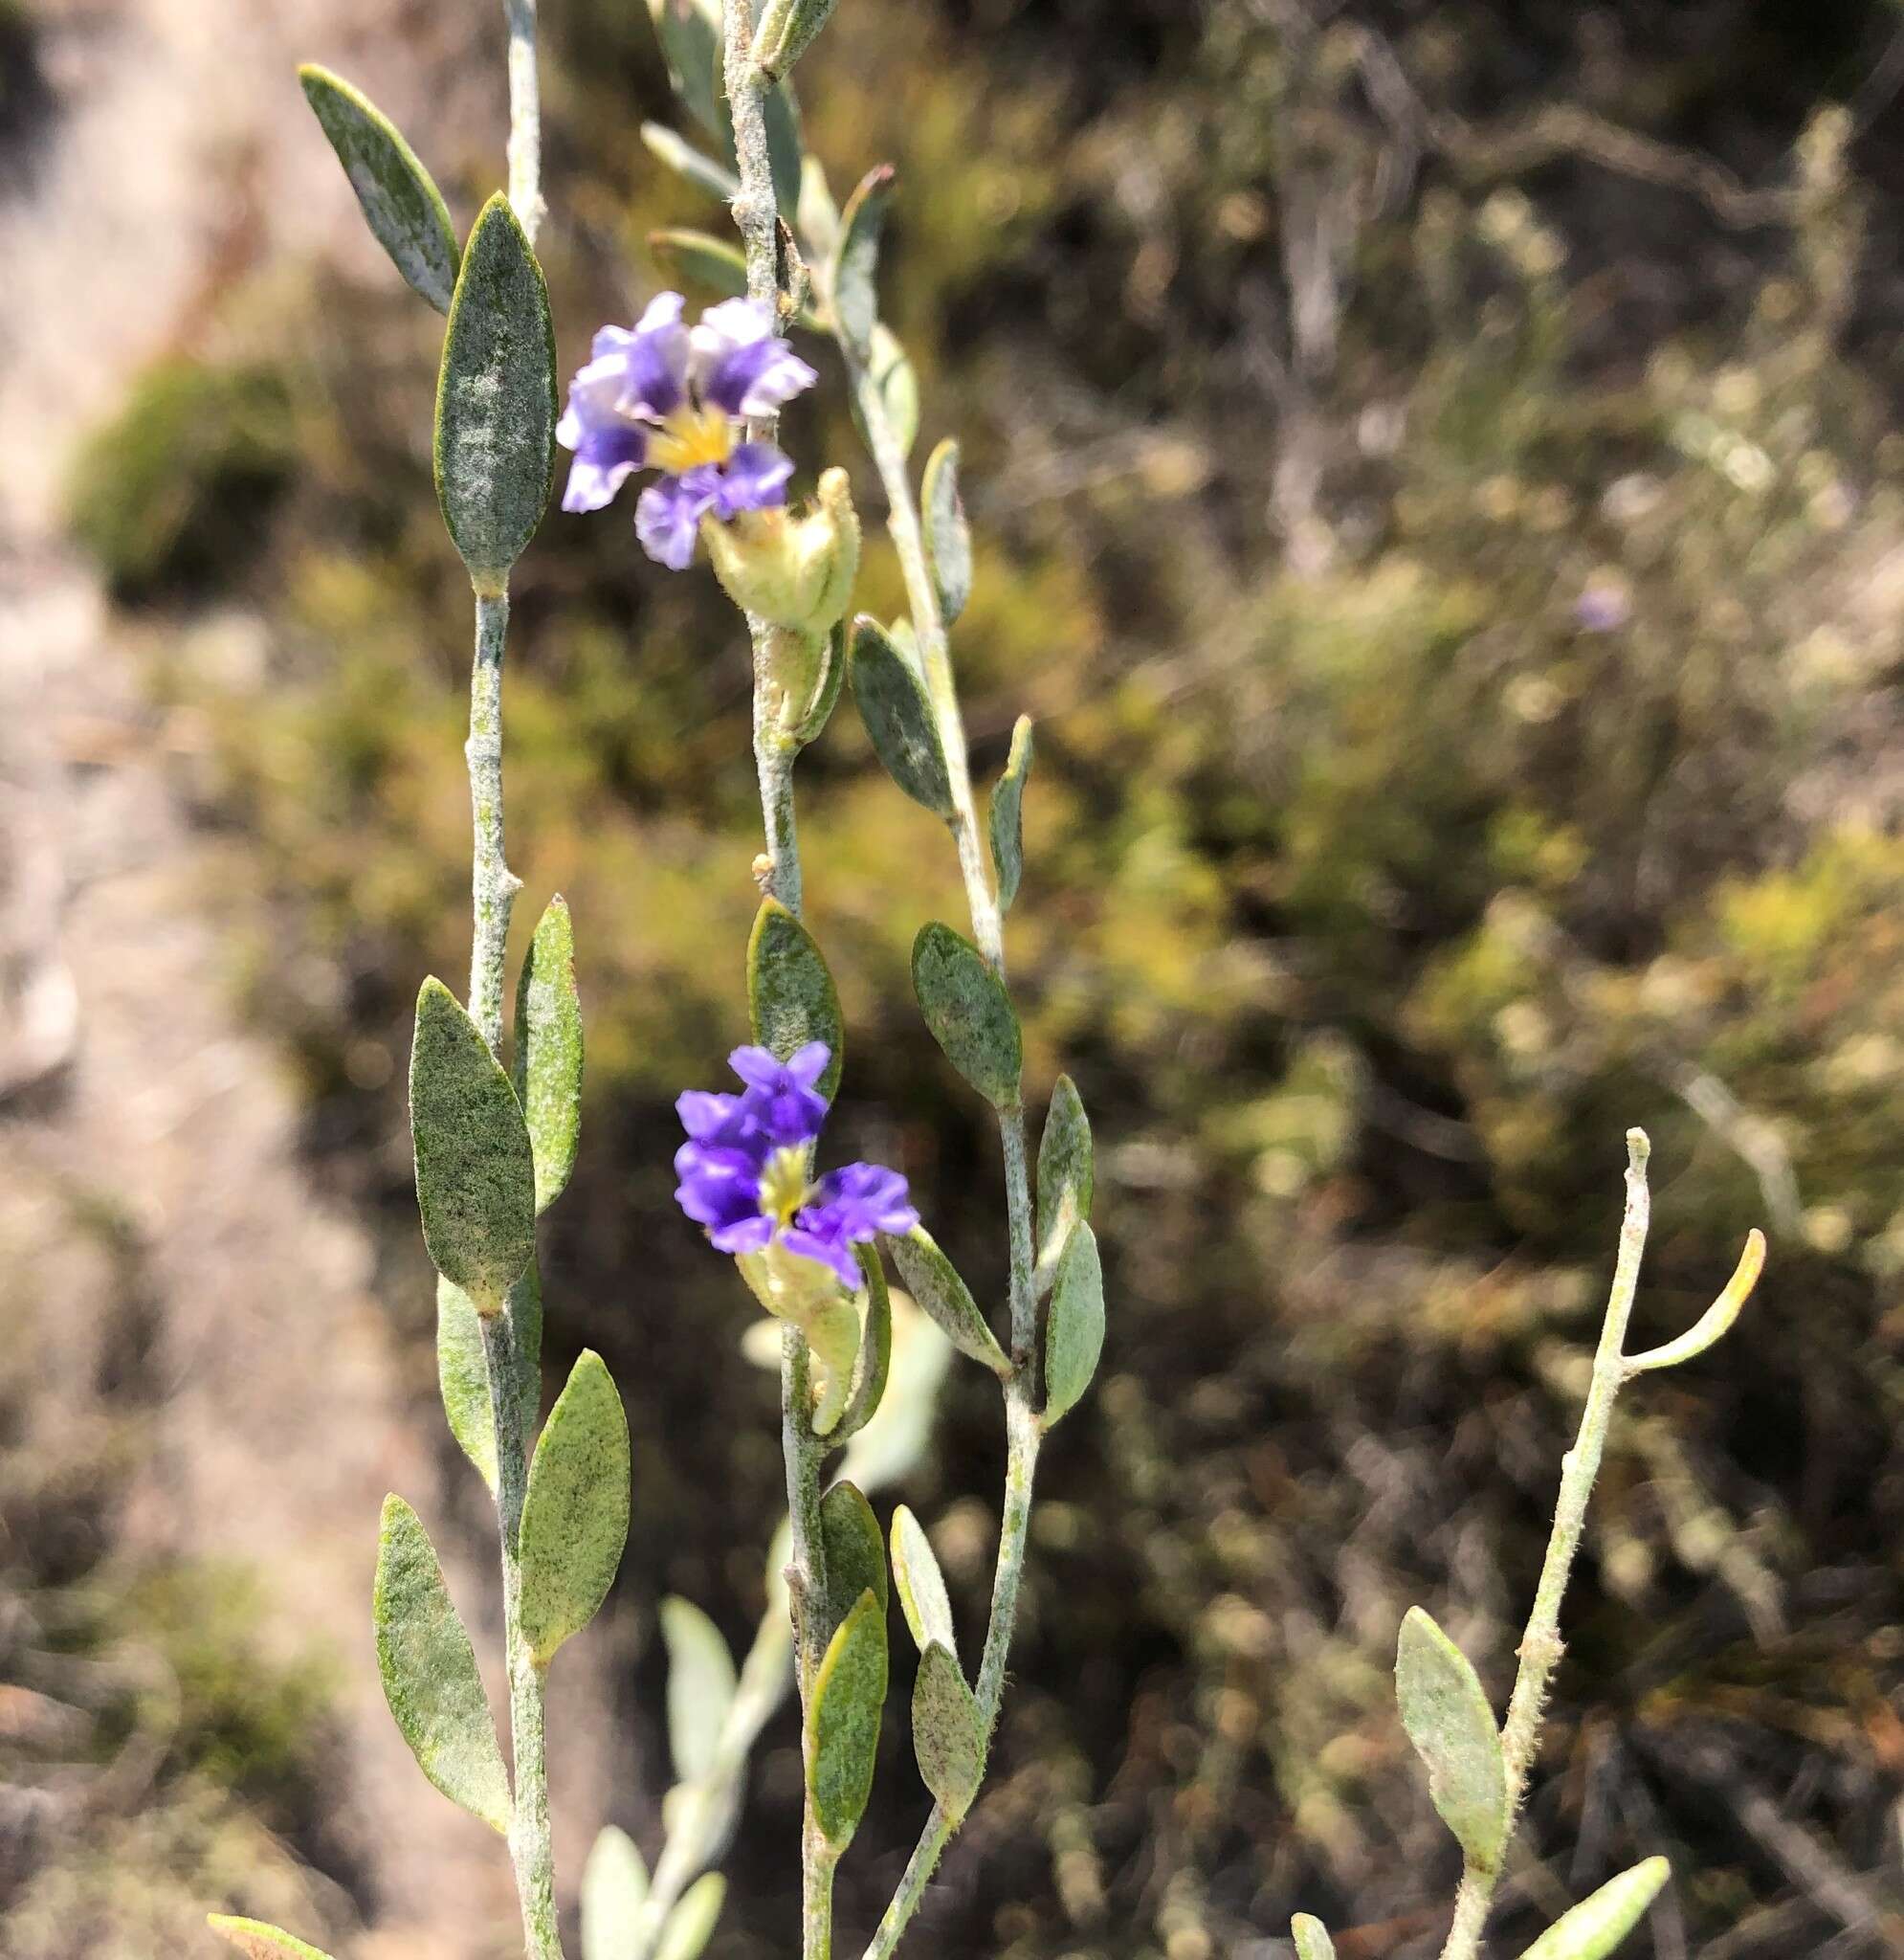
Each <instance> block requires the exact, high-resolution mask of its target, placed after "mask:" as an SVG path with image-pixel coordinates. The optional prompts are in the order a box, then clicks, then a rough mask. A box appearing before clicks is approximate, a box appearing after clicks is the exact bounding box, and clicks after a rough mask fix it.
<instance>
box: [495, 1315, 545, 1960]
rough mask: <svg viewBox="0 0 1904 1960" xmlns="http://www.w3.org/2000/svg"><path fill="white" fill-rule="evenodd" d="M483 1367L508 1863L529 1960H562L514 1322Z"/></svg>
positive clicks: (498, 1325)
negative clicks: (494, 1529) (503, 1690)
mask: <svg viewBox="0 0 1904 1960" xmlns="http://www.w3.org/2000/svg"><path fill="white" fill-rule="evenodd" d="M482 1352H483V1360H484V1361H485V1362H486V1363H487V1364H488V1370H489V1411H490V1418H491V1420H492V1421H493V1422H494V1424H495V1426H496V1516H497V1522H498V1526H500V1529H499V1530H498V1538H499V1539H500V1541H501V1548H502V1638H503V1659H504V1665H505V1668H506V1670H507V1673H508V1678H509V1724H510V1731H511V1737H512V1747H513V1749H514V1758H515V1791H516V1801H515V1807H514V1810H513V1812H512V1813H511V1815H510V1820H509V1858H510V1861H511V1863H512V1864H513V1865H514V1866H515V1868H516V1892H517V1896H518V1898H519V1899H520V1902H521V1906H522V1937H523V1940H524V1943H525V1947H526V1950H527V1954H528V1960H562V1937H561V1934H560V1932H559V1930H558V1928H557V1924H556V1907H555V1858H554V1853H553V1850H552V1847H551V1843H550V1836H549V1808H548V1769H547V1764H546V1762H545V1760H544V1756H543V1721H542V1669H541V1668H540V1667H539V1666H537V1664H536V1660H535V1657H534V1656H533V1655H532V1654H531V1653H530V1652H529V1643H528V1642H527V1641H526V1640H525V1639H524V1638H523V1637H522V1568H521V1559H520V1548H521V1532H522V1497H523V1491H524V1488H525V1486H526V1484H527V1481H528V1480H527V1477H526V1474H525V1469H524V1463H525V1451H524V1445H523V1437H522V1398H521V1393H520V1377H519V1375H518V1373H517V1366H516V1339H515V1331H514V1326H513V1323H512V1320H511V1316H510V1315H509V1314H507V1313H498V1314H486V1315H484V1316H483V1319H482Z"/></svg>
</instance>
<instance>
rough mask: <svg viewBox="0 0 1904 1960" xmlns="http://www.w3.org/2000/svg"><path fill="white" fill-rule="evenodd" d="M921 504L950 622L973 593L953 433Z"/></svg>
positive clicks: (935, 461)
mask: <svg viewBox="0 0 1904 1960" xmlns="http://www.w3.org/2000/svg"><path fill="white" fill-rule="evenodd" d="M919 505H920V508H919V516H920V518H921V520H922V521H923V523H924V524H925V548H926V553H927V555H928V556H929V558H930V559H931V561H932V582H933V584H934V586H935V587H937V588H938V591H939V614H940V617H941V619H942V620H943V621H944V622H945V624H946V625H947V626H950V625H951V624H952V622H953V621H954V620H956V619H957V618H958V616H959V615H960V613H962V612H963V611H964V610H965V601H966V600H967V599H969V598H970V597H971V596H972V531H971V526H970V525H969V524H967V523H966V522H965V505H964V502H963V500H962V499H961V498H960V495H959V444H958V442H957V441H956V440H955V439H954V438H953V437H952V436H950V435H948V436H947V437H946V438H945V440H944V441H943V442H941V444H940V445H939V447H938V448H937V449H935V450H934V451H933V452H932V454H931V455H930V456H929V457H926V459H925V479H924V482H923V484H922V486H921V494H920V497H919ZM1025 725H1026V724H1024V723H1022V722H1021V723H1020V724H1019V726H1020V727H1023V726H1025ZM1014 746H1016V745H1015V741H1014ZM1006 902H1007V904H1008V903H1010V901H1009V900H1007V901H1006Z"/></svg>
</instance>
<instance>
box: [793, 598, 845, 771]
mask: <svg viewBox="0 0 1904 1960" xmlns="http://www.w3.org/2000/svg"><path fill="white" fill-rule="evenodd" d="M846 648H847V623H846V621H845V620H844V619H837V620H835V621H834V622H833V625H832V627H831V629H830V631H829V632H828V634H827V635H826V643H825V646H824V647H823V648H822V650H821V653H820V658H819V662H818V666H819V673H818V675H817V677H816V679H814V682H813V691H812V693H811V694H810V695H809V696H808V700H807V704H806V708H805V711H804V713H802V715H801V718H800V720H799V721H798V722H796V723H795V724H793V725H792V726H791V727H789V728H788V729H787V731H786V732H787V734H788V736H789V737H790V738H791V739H792V740H793V741H795V742H801V743H806V742H816V741H818V740H819V736H820V731H821V729H823V728H824V727H825V726H826V725H827V724H828V723H829V722H830V720H831V719H832V713H833V707H834V704H835V703H836V702H838V700H839V698H840V688H841V686H842V684H843V683H844V682H845V680H846Z"/></svg>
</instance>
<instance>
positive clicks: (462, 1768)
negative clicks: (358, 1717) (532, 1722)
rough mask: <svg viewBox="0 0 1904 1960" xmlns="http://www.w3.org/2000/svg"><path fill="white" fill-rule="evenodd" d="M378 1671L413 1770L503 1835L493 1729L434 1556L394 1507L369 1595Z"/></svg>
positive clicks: (406, 1510)
mask: <svg viewBox="0 0 1904 1960" xmlns="http://www.w3.org/2000/svg"><path fill="white" fill-rule="evenodd" d="M372 1614H373V1616H374V1619H375V1623H376V1630H377V1671H378V1673H379V1674H380V1675H382V1677H383V1682H384V1699H385V1700H386V1701H387V1702H388V1703H389V1704H390V1714H391V1716H392V1717H393V1718H394V1719H395V1722H396V1725H397V1727H398V1729H399V1731H400V1732H401V1733H402V1735H403V1739H404V1741H405V1742H407V1743H408V1744H409V1745H410V1754H411V1755H413V1756H414V1757H415V1758H416V1762H417V1767H418V1768H419V1769H420V1770H421V1771H423V1773H424V1774H425V1775H426V1776H427V1777H429V1779H430V1780H431V1782H432V1783H433V1784H434V1785H435V1786H436V1788H437V1789H438V1790H440V1791H441V1792H442V1793H443V1794H444V1795H445V1796H447V1797H448V1798H449V1799H450V1801H451V1802H452V1803H454V1804H458V1805H460V1806H461V1807H462V1808H463V1809H464V1810H466V1811H468V1812H469V1813H470V1815H472V1816H476V1817H480V1818H481V1819H482V1821H483V1822H484V1823H485V1824H487V1825H489V1827H490V1828H491V1829H492V1830H495V1831H499V1832H501V1833H502V1834H503V1836H505V1837H507V1836H508V1833H509V1811H510V1797H509V1777H508V1774H507V1772H506V1771H504V1770H503V1767H502V1751H501V1748H499V1747H498V1743H497V1740H496V1723H495V1721H494V1719H493V1718H492V1717H491V1715H490V1712H489V1703H488V1701H487V1699H486V1698H485V1696H484V1694H483V1691H482V1682H481V1680H480V1679H479V1678H478V1676H477V1674H476V1653H475V1650H474V1649H473V1648H472V1647H471V1645H470V1637H469V1634H468V1633H467V1632H466V1631H465V1629H464V1626H463V1623H462V1621H461V1620H460V1619H459V1618H458V1617H457V1616H456V1609H455V1607H454V1604H453V1603H452V1601H451V1598H450V1590H449V1588H448V1587H447V1586H445V1585H444V1583H443V1568H442V1566H441V1564H440V1563H439V1561H438V1559H437V1557H436V1548H435V1547H434V1546H433V1545H432V1544H431V1542H430V1534H429V1532H428V1531H426V1530H425V1529H424V1528H423V1521H422V1520H421V1519H420V1518H419V1517H418V1516H417V1515H416V1513H415V1512H414V1511H413V1510H411V1509H410V1506H409V1505H408V1504H407V1503H404V1501H403V1499H402V1498H400V1497H388V1498H386V1499H385V1500H384V1518H383V1526H382V1529H381V1531H380V1532H379V1534H378V1541H377V1583H376V1589H375V1592H374V1593H373V1594H372Z"/></svg>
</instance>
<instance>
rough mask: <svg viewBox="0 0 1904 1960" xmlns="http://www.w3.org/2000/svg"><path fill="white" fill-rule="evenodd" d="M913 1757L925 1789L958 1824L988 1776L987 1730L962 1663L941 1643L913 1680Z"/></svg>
mask: <svg viewBox="0 0 1904 1960" xmlns="http://www.w3.org/2000/svg"><path fill="white" fill-rule="evenodd" d="M913 1753H914V1755H915V1756H917V1757H918V1758H919V1774H920V1775H921V1776H922V1777H923V1778H924V1779H925V1787H926V1788H927V1789H928V1790H929V1791H931V1792H932V1793H933V1795H934V1796H936V1797H937V1798H938V1799H939V1801H940V1803H941V1806H942V1807H943V1809H944V1811H945V1813H946V1815H948V1816H949V1817H951V1818H952V1820H953V1821H954V1822H955V1823H956V1822H957V1821H958V1820H959V1819H960V1818H961V1817H963V1815H965V1813H966V1811H968V1810H969V1809H970V1808H971V1803H972V1799H973V1797H975V1796H976V1795H977V1794H978V1792H979V1784H980V1782H981V1780H982V1779H983V1778H984V1776H985V1723H984V1722H983V1721H982V1720H981V1719H980V1716H979V1704H978V1702H977V1700H976V1699H975V1698H974V1696H973V1694H972V1691H971V1689H970V1688H969V1687H967V1686H966V1684H965V1677H964V1674H963V1672H962V1670H961V1669H960V1666H959V1662H958V1660H957V1659H955V1658H954V1657H953V1655H951V1654H950V1653H949V1652H948V1651H947V1650H946V1649H945V1648H943V1647H941V1645H940V1644H939V1642H938V1641H937V1640H935V1641H933V1642H932V1644H931V1645H930V1646H928V1647H927V1648H926V1650H925V1651H924V1653H922V1654H921V1655H920V1656H919V1673H918V1674H917V1675H916V1676H915V1677H914V1679H913Z"/></svg>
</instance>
